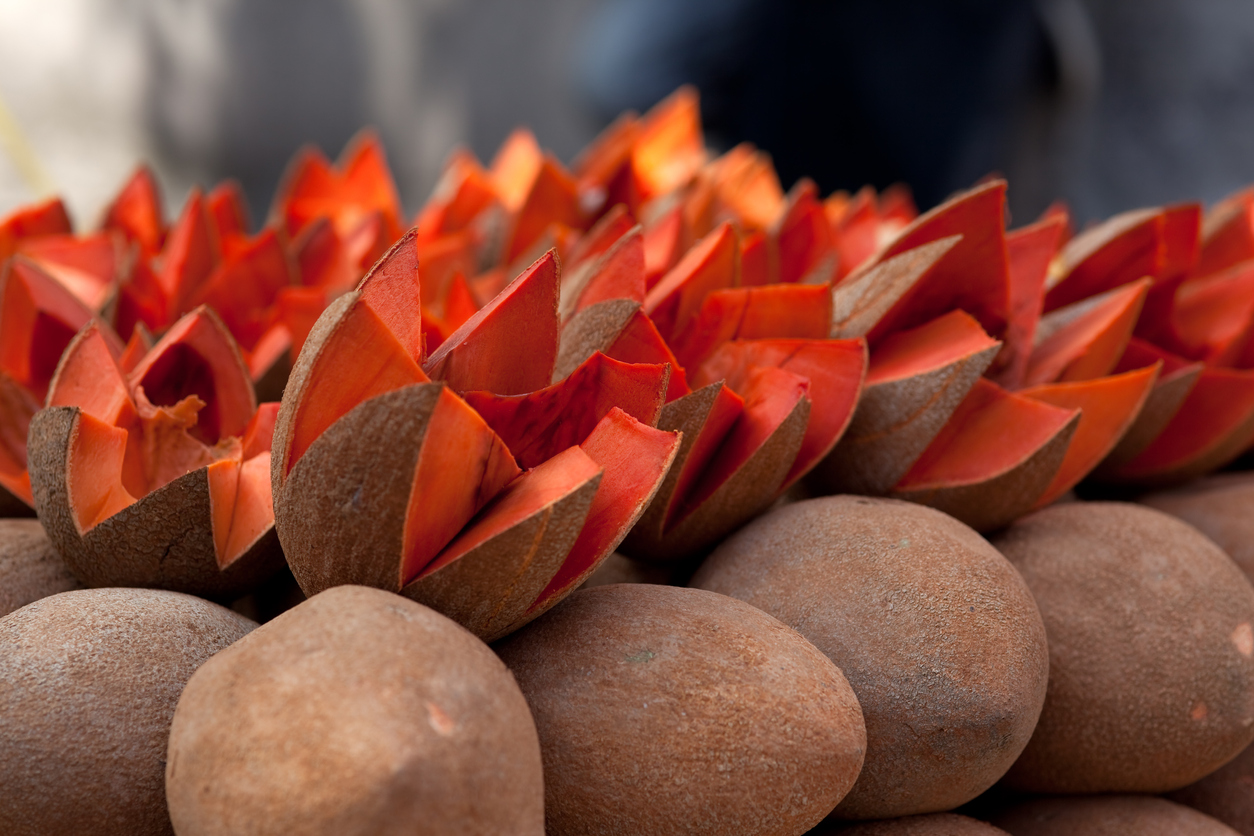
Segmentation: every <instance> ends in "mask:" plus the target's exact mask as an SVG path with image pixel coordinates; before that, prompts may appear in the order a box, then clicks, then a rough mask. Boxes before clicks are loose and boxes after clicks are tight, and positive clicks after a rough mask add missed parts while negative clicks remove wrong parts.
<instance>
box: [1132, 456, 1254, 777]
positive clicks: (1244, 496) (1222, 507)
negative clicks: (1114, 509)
mask: <svg viewBox="0 0 1254 836" xmlns="http://www.w3.org/2000/svg"><path fill="white" fill-rule="evenodd" d="M1137 501H1138V502H1140V503H1141V504H1142V505H1148V506H1149V507H1151V508H1156V509H1158V510H1159V511H1162V512H1163V513H1165V514H1170V515H1171V516H1173V517H1176V518H1178V519H1181V520H1184V521H1185V522H1186V523H1188V524H1189V525H1191V526H1193V527H1194V528H1196V529H1197V530H1198V531H1200V532H1202V533H1203V534H1205V535H1206V536H1207V537H1209V538H1210V539H1212V540H1214V541H1215V543H1216V544H1217V545H1218V546H1219V547H1220V548H1221V549H1223V550H1224V551H1225V552H1227V554H1228V556H1229V557H1231V558H1232V559H1233V560H1234V561H1236V564H1237V566H1239V567H1241V571H1242V572H1244V573H1245V576H1246V577H1247V578H1250V579H1252V580H1254V513H1252V512H1254V473H1216V474H1214V475H1213V476H1207V477H1206V478H1204V479H1199V480H1198V481H1196V482H1191V483H1190V484H1188V485H1186V486H1184V487H1181V488H1176V489H1175V490H1171V491H1162V492H1159V493H1151V494H1147V495H1145V496H1142V497H1140V498H1139V499H1138V500H1137ZM1252 799H1254V797H1252Z"/></svg>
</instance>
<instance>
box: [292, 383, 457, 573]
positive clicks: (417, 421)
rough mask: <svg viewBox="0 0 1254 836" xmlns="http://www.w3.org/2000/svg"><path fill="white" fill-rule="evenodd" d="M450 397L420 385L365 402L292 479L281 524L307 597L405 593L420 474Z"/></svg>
mask: <svg viewBox="0 0 1254 836" xmlns="http://www.w3.org/2000/svg"><path fill="white" fill-rule="evenodd" d="M294 379H295V374H293V380H294ZM290 388H291V387H290V386H289V389H290ZM443 389H444V384H442V383H415V384H413V385H410V386H404V387H402V388H400V389H394V390H393V391H391V392H387V393H385V394H382V395H378V396H376V397H373V398H370V399H368V400H365V401H362V402H361V403H359V404H358V405H357V406H355V407H353V408H352V409H351V410H350V411H349V412H348V413H347V414H346V415H344V416H343V417H342V418H340V419H339V420H338V421H336V422H335V423H334V424H332V425H331V426H330V427H328V428H327V430H326V432H324V433H323V434H322V435H320V436H318V438H317V439H315V440H314V442H313V444H311V445H309V449H308V450H306V451H305V454H304V455H303V456H301V458H300V461H298V462H297V463H296V466H295V467H294V468H292V471H291V473H289V474H288V475H287V479H286V480H285V481H284V482H283V484H282V487H281V488H279V492H278V493H276V494H275V497H274V523H275V528H276V529H277V530H278V533H279V541H280V542H281V543H282V544H283V552H284V554H286V555H287V564H288V566H290V567H291V569H292V574H293V575H295V576H296V580H297V582H299V583H300V588H301V589H302V590H304V592H305V594H306V595H315V594H317V593H319V592H321V591H323V590H324V589H328V588H329V587H332V586H339V585H340V584H361V585H362V586H372V587H375V588H376V589H386V590H389V591H391V592H399V591H400V588H401V576H400V575H401V568H400V567H401V560H402V557H403V554H402V552H403V550H404V548H403V544H404V532H405V515H406V511H407V509H408V506H409V494H410V491H411V490H412V488H413V482H414V469H415V468H416V467H417V466H418V454H419V452H420V451H421V450H422V443H423V440H424V439H425V438H426V432H427V425H428V421H429V420H430V418H431V414H432V412H433V411H434V410H435V406H436V402H437V400H438V399H439V397H440V393H441V392H442V391H443ZM279 414H280V416H281V415H282V414H283V410H282V409H280V411H279ZM276 438H277V435H276ZM276 449H277V448H276ZM272 473H273V471H272ZM276 481H277V478H276Z"/></svg>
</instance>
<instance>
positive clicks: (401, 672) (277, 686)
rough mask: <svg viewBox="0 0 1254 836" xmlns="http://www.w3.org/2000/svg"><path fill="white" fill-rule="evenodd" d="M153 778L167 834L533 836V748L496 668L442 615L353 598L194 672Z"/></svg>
mask: <svg viewBox="0 0 1254 836" xmlns="http://www.w3.org/2000/svg"><path fill="white" fill-rule="evenodd" d="M165 774H166V787H167V794H168V796H169V804H170V816H171V818H172V819H173V821H174V826H175V828H176V829H177V831H178V833H179V834H180V836H196V834H228V833H229V834H271V833H273V834H286V833H308V834H320V833H326V834H393V833H396V834H399V833H415V832H430V833H442V834H450V836H460V835H461V834H465V835H466V836H470V834H476V835H478V834H483V835H484V836H488V835H489V834H500V836H506V834H518V836H539V834H542V833H543V832H544V812H543V803H544V790H543V787H542V774H541V762H540V746H539V742H538V740H537V739H536V729H535V725H534V724H533V722H532V719H531V716H530V714H529V713H528V711H527V703H526V701H525V700H524V699H523V696H522V694H520V693H519V690H518V686H517V685H516V684H515V683H514V680H513V678H512V677H511V676H510V674H509V671H508V670H507V669H506V668H505V666H504V665H503V664H501V661H500V660H499V659H498V658H496V656H494V655H493V653H492V651H491V650H489V649H488V647H487V646H486V645H484V644H483V643H482V642H480V641H479V640H478V639H476V638H475V637H474V636H472V635H471V634H470V633H468V632H467V631H465V630H464V629H462V628H461V627H459V626H458V625H457V624H455V623H454V622H452V621H450V620H449V619H447V618H445V617H444V616H442V615H439V614H438V613H436V612H433V611H432V610H429V609H427V608H426V607H423V606H421V605H419V604H415V603H414V602H412V601H407V600H405V599H403V598H400V597H398V596H396V595H394V594H392V593H389V592H382V591H379V590H374V589H366V588H363V587H354V586H343V587H337V588H335V589H332V590H329V591H327V592H324V593H322V594H320V595H317V596H314V597H313V598H310V599H309V600H308V601H305V602H304V603H302V604H300V605H299V606H297V607H295V608H294V609H291V610H289V611H287V612H286V613H284V614H282V615H280V616H279V617H278V618H276V619H274V620H273V621H270V622H268V623H267V624H265V625H264V626H263V627H261V628H258V631H257V632H256V633H255V635H254V636H253V637H252V639H251V640H250V641H247V642H244V643H241V644H239V645H236V646H235V647H233V648H230V649H229V652H224V653H220V654H218V655H217V656H215V657H214V659H213V660H212V663H211V664H210V665H209V666H208V667H205V668H202V670H201V671H200V672H199V675H198V676H195V677H194V678H193V679H192V680H191V681H190V682H189V683H188V687H187V688H186V689H185V690H184V691H183V695H182V697H181V698H180V699H179V704H178V710H177V711H176V712H175V714H174V722H173V726H172V727H171V730H170V737H169V760H168V762H167V764H166V773H165Z"/></svg>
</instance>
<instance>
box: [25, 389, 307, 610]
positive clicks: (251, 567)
mask: <svg viewBox="0 0 1254 836" xmlns="http://www.w3.org/2000/svg"><path fill="white" fill-rule="evenodd" d="M80 414H81V413H80V410H79V409H78V407H54V408H49V409H41V410H40V411H39V412H36V413H35V417H34V418H32V419H31V422H30V435H29V436H28V440H27V455H28V457H29V462H30V477H31V489H32V491H33V492H34V494H35V509H36V510H37V511H38V512H39V521H40V522H41V523H43V526H44V529H45V530H46V531H47V532H48V538H49V539H50V540H51V541H52V543H53V545H54V546H55V547H56V549H57V551H58V552H59V553H60V554H61V557H62V558H63V559H64V560H65V565H66V566H68V567H69V569H70V571H71V572H73V573H74V575H75V576H76V577H77V578H78V579H79V580H81V581H82V582H83V583H84V584H86V585H87V586H93V587H102V586H104V587H108V586H142V587H152V588H157V589H169V590H173V591H175V592H186V593H188V594H191V595H203V596H205V597H207V598H214V599H218V600H230V599H231V598H234V597H236V596H239V595H242V594H243V593H245V592H248V591H249V590H251V589H254V588H255V587H257V586H259V585H260V584H261V583H263V582H264V581H265V580H266V579H267V578H269V577H271V576H272V575H274V573H275V572H277V571H278V570H279V569H280V568H281V567H282V566H283V552H282V550H281V549H280V548H279V538H278V535H277V534H276V533H275V530H274V526H271V527H270V528H268V529H267V530H266V532H265V533H264V534H262V535H261V536H260V537H259V538H258V539H257V540H256V541H255V542H254V543H253V544H252V546H250V547H249V549H248V551H246V552H245V553H244V554H242V555H240V556H239V557H238V558H237V559H236V560H235V561H233V562H232V563H231V564H230V565H229V566H227V567H226V568H225V569H222V568H219V566H218V558H217V553H216V551H215V550H214V544H213V509H212V505H211V501H210V494H209V471H208V468H203V467H202V468H199V469H197V470H193V471H191V472H190V473H186V474H184V475H183V476H180V477H179V478H177V479H175V480H174V481H172V482H170V483H168V484H166V485H164V486H162V487H160V488H158V489H157V490H155V491H153V492H152V493H150V494H148V495H147V496H145V497H143V498H142V499H140V500H139V501H138V502H136V503H135V504H133V505H130V506H128V507H126V508H123V509H122V510H121V511H119V512H118V513H116V514H114V515H113V516H112V517H109V518H108V519H107V520H104V521H103V522H101V523H100V524H99V525H97V526H95V527H94V528H92V529H91V530H90V531H88V532H87V533H86V534H80V533H79V531H78V524H77V523H76V522H75V516H74V510H73V509H72V508H71V507H70V499H69V496H70V494H69V485H68V483H67V475H68V467H67V463H68V461H69V451H70V445H71V441H72V439H73V436H74V433H75V432H76V431H77V425H78V419H79V415H80Z"/></svg>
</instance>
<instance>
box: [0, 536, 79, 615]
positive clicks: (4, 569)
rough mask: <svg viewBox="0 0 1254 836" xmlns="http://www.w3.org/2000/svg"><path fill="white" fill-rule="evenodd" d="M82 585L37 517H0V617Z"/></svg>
mask: <svg viewBox="0 0 1254 836" xmlns="http://www.w3.org/2000/svg"><path fill="white" fill-rule="evenodd" d="M81 588H82V584H80V583H79V582H78V579H77V578H75V577H74V575H73V574H71V573H70V570H69V569H67V568H66V566H65V561H64V560H62V559H61V555H59V554H57V552H56V549H54V548H52V543H51V542H49V541H48V535H47V534H46V533H45V532H44V527H43V526H42V525H40V524H39V521H38V520H2V519H0V618H3V617H4V616H6V615H8V614H9V613H11V612H13V611H14V610H16V609H19V608H20V607H24V606H26V605H27V604H29V603H30V602H32V601H38V600H39V599H40V598H47V597H48V596H49V595H56V594H57V593H58V592H68V591H69V590H71V589H81Z"/></svg>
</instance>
